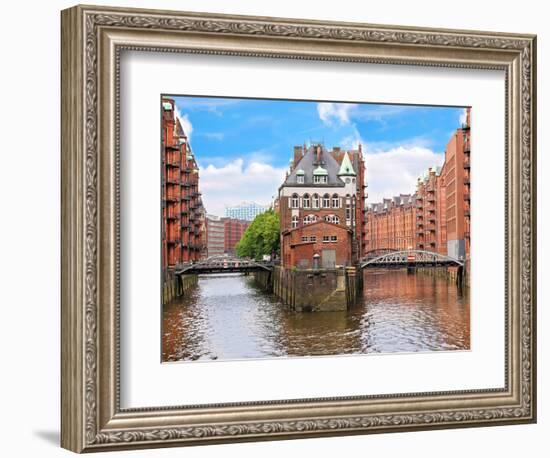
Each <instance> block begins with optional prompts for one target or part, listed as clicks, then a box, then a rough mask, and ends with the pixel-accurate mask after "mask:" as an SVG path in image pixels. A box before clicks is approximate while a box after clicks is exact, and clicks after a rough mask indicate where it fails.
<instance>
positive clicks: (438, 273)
mask: <svg viewBox="0 0 550 458" xmlns="http://www.w3.org/2000/svg"><path fill="white" fill-rule="evenodd" d="M414 270H415V271H416V272H418V273H421V274H423V275H430V276H432V277H439V278H445V279H446V280H447V281H449V282H450V283H454V284H456V285H458V286H466V287H469V286H470V263H469V261H466V263H465V264H464V267H416V268H414Z"/></svg>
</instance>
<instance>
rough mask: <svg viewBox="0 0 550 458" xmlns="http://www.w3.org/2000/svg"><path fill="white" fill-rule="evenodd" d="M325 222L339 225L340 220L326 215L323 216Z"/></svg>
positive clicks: (334, 216)
mask: <svg viewBox="0 0 550 458" xmlns="http://www.w3.org/2000/svg"><path fill="white" fill-rule="evenodd" d="M325 221H326V222H327V223H333V224H340V218H338V216H336V215H327V216H325Z"/></svg>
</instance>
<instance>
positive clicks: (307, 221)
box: [304, 215, 317, 224]
mask: <svg viewBox="0 0 550 458" xmlns="http://www.w3.org/2000/svg"><path fill="white" fill-rule="evenodd" d="M315 221H317V216H315V215H307V216H306V217H305V218H304V224H311V223H314V222H315Z"/></svg>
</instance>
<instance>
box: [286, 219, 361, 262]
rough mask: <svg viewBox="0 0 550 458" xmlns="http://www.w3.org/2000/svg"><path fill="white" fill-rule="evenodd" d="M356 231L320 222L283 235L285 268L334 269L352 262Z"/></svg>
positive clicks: (287, 231)
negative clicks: (353, 239)
mask: <svg viewBox="0 0 550 458" xmlns="http://www.w3.org/2000/svg"><path fill="white" fill-rule="evenodd" d="M352 234H353V231H352V230H351V229H348V228H346V227H344V226H342V225H338V224H333V223H328V222H326V221H322V220H321V221H317V222H315V223H311V224H308V225H306V226H303V227H298V228H295V229H290V230H286V231H284V232H283V234H282V246H281V247H282V253H283V265H284V266H285V267H298V268H302V269H311V268H313V267H315V262H316V261H315V259H318V266H317V267H324V268H334V267H336V266H346V265H350V264H351V262H352V258H351V257H352V250H351V245H352Z"/></svg>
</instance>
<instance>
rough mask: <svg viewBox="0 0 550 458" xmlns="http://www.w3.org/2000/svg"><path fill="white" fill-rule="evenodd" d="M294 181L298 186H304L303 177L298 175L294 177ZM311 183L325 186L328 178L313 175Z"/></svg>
mask: <svg viewBox="0 0 550 458" xmlns="http://www.w3.org/2000/svg"><path fill="white" fill-rule="evenodd" d="M296 181H297V182H298V184H304V182H305V181H304V176H303V175H298V176H297V177H296ZM313 183H315V184H327V183H328V176H326V175H314V176H313Z"/></svg>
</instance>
